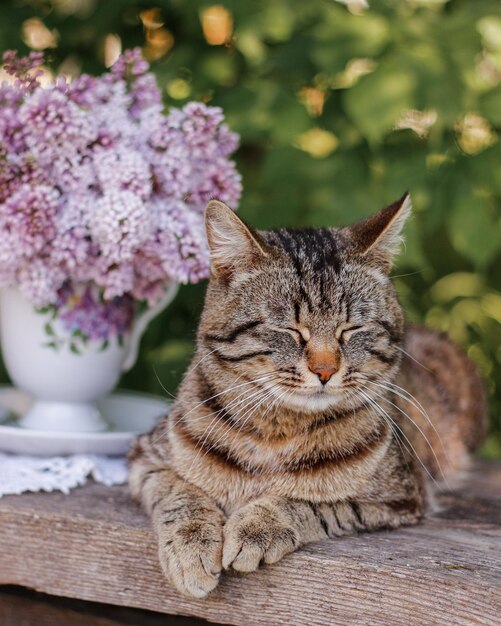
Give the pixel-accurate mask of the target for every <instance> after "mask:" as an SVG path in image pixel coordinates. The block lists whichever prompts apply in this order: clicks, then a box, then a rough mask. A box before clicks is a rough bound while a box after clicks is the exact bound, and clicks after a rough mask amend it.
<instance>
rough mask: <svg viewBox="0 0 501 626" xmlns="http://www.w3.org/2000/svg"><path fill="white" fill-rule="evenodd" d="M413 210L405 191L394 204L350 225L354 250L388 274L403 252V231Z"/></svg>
mask: <svg viewBox="0 0 501 626" xmlns="http://www.w3.org/2000/svg"><path fill="white" fill-rule="evenodd" d="M411 211H412V203H411V197H410V195H409V194H408V193H407V192H406V193H404V195H403V196H402V197H401V198H400V199H399V200H397V201H396V202H393V204H390V205H389V206H387V207H386V208H384V209H382V210H381V211H379V212H378V213H376V214H374V215H372V216H371V217H368V218H367V219H365V220H362V221H360V222H357V223H356V224H353V226H350V227H349V228H348V232H349V238H350V240H351V244H352V246H353V247H354V249H355V251H356V252H357V253H359V254H363V255H365V256H367V258H370V259H371V260H375V261H376V262H377V263H379V264H380V265H381V266H382V267H383V269H384V270H385V271H388V272H389V271H390V270H391V266H392V260H393V256H394V255H395V254H397V252H398V251H399V249H400V244H401V242H402V240H403V237H402V229H403V227H404V224H405V222H406V220H407V218H408V217H409V215H410V214H411Z"/></svg>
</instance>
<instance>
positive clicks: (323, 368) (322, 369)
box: [310, 365, 337, 385]
mask: <svg viewBox="0 0 501 626" xmlns="http://www.w3.org/2000/svg"><path fill="white" fill-rule="evenodd" d="M310 372H313V373H314V374H316V375H317V376H318V378H319V379H320V382H321V383H322V385H325V384H326V383H328V382H329V380H330V379H331V378H332V377H333V376H334V374H335V373H336V372H337V368H336V367H334V366H332V365H317V366H315V367H310Z"/></svg>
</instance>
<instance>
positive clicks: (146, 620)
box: [0, 587, 208, 626]
mask: <svg viewBox="0 0 501 626" xmlns="http://www.w3.org/2000/svg"><path fill="white" fill-rule="evenodd" d="M0 624H1V625H2V626H125V624H128V625H129V626H206V625H207V624H208V622H206V621H205V620H200V619H198V618H196V617H173V616H172V615H169V616H166V615H164V614H163V613H152V612H151V611H142V610H140V609H129V608H125V607H118V606H112V605H109V604H97V603H94V602H85V601H83V600H73V599H68V598H56V597H54V596H47V595H45V594H41V593H37V592H35V591H31V590H29V589H24V588H22V587H0Z"/></svg>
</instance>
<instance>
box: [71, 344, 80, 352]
mask: <svg viewBox="0 0 501 626" xmlns="http://www.w3.org/2000/svg"><path fill="white" fill-rule="evenodd" d="M70 352H72V353H73V354H82V353H81V352H80V350H79V349H78V347H77V346H76V345H75V344H74V343H70Z"/></svg>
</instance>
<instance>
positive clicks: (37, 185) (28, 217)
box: [0, 49, 241, 334]
mask: <svg viewBox="0 0 501 626" xmlns="http://www.w3.org/2000/svg"><path fill="white" fill-rule="evenodd" d="M42 63H43V55H42V54H40V53H32V54H31V55H30V56H29V57H27V58H18V56H17V54H16V53H14V52H7V53H5V55H4V67H5V69H6V70H7V71H8V72H10V73H11V74H12V75H13V76H14V77H15V81H14V82H13V83H9V84H8V83H3V84H2V85H0V286H2V285H4V286H5V285H9V286H18V287H19V288H20V289H21V290H22V291H23V293H25V294H26V295H27V297H29V298H30V299H31V301H32V302H33V303H34V304H36V305H37V306H42V305H47V304H50V303H56V302H59V303H60V304H61V295H60V294H61V289H62V288H63V285H64V286H65V289H70V291H71V290H73V292H74V293H77V292H78V293H80V294H82V293H86V292H85V289H87V287H88V286H89V285H92V289H96V290H97V293H99V294H100V297H101V298H102V297H104V299H105V301H107V302H110V303H114V304H113V307H114V308H113V309H112V310H113V312H114V313H113V315H119V314H118V313H117V312H116V309H117V307H118V304H117V303H122V304H121V305H123V302H124V298H125V299H128V300H127V301H128V302H129V301H130V302H132V303H133V302H134V301H137V300H140V301H145V302H147V303H148V304H150V305H151V304H154V303H155V302H156V301H157V300H158V299H159V298H160V297H161V296H162V294H163V292H164V290H165V288H166V286H167V284H168V283H169V282H171V281H176V282H196V281H198V280H200V279H202V278H205V277H206V276H207V274H208V251H207V246H206V242H205V235H204V227H203V219H202V212H203V208H204V205H205V203H206V202H207V200H208V199H209V198H211V197H218V198H220V199H221V200H223V201H225V202H227V203H228V204H230V205H231V206H233V207H235V206H236V205H237V203H238V200H239V198H240V194H241V179H240V176H239V174H238V172H237V171H236V168H235V165H234V163H233V162H232V161H231V160H230V159H229V156H230V155H231V154H232V153H233V152H234V150H235V149H236V148H237V145H238V137H237V136H236V135H235V134H234V133H232V132H231V131H230V130H229V129H228V127H227V126H226V124H225V123H224V119H223V114H222V111H221V110H220V109H219V108H217V107H210V106H206V105H204V104H202V103H190V104H188V105H186V106H185V107H183V108H182V109H171V110H170V111H169V113H168V114H167V115H165V114H164V113H163V107H162V100H161V93H160V90H159V88H158V86H157V84H156V81H155V78H154V76H153V74H151V73H150V72H149V67H148V64H147V62H146V61H145V60H144V59H143V58H142V56H141V53H140V51H139V50H138V49H136V50H129V51H126V52H125V53H124V54H123V55H122V57H120V59H119V60H118V61H117V62H116V63H115V65H114V66H113V67H112V68H111V69H110V71H109V72H106V73H105V74H103V75H102V76H99V77H92V76H88V75H82V76H80V77H79V78H76V79H75V80H74V81H73V82H71V83H69V82H68V81H66V80H65V79H64V78H63V77H58V78H56V80H55V82H54V83H53V84H51V85H49V86H46V87H42V86H41V84H40V82H39V80H38V79H39V74H40V66H41V65H42ZM86 286H87V287H86ZM89 288H90V287H89ZM82 289H84V292H82V291H81V290H82ZM92 294H94V292H92ZM93 297H94V296H92V298H91V296H90V295H88V294H87V295H85V297H84V298H83V300H82V302H84V303H85V306H84V305H82V307H83V308H84V309H88V308H89V307H91V306H93V305H92V304H91V303H94V305H95V304H96V302H97V301H96V300H95V298H94V299H93ZM61 306H62V304H61ZM78 310H80V309H78ZM74 315H75V316H76V315H77V313H76V312H75V313H74ZM79 315H80V314H79ZM110 315H111V314H110ZM96 316H98V314H97V313H96ZM111 318H113V319H115V318H114V317H113V316H111V317H110V319H111ZM75 319H78V320H79V321H78V323H82V324H83V321H82V320H81V318H80V317H78V316H77V317H75ZM95 319H96V320H97V321H95V324H96V328H97V327H98V326H99V324H104V322H103V319H104V318H99V316H98V317H96V318H95ZM106 319H108V318H106ZM98 320H100V321H98ZM108 321H109V320H108ZM114 323H115V322H114ZM119 325H120V324H118V326H119ZM99 327H102V325H101V326H99ZM96 332H97V331H96ZM97 334H99V333H97Z"/></svg>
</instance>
